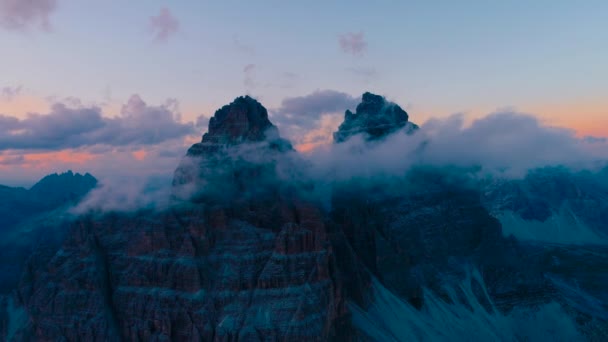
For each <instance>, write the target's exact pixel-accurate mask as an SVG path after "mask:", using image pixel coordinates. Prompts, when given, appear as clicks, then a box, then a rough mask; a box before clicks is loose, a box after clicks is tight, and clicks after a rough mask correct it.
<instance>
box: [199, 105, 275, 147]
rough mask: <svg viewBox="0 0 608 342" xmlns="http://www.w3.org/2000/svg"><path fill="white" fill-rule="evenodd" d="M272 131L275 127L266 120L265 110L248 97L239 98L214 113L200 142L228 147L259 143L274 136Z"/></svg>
mask: <svg viewBox="0 0 608 342" xmlns="http://www.w3.org/2000/svg"><path fill="white" fill-rule="evenodd" d="M269 131H272V132H269ZM274 131H276V127H275V126H274V125H273V124H272V123H271V122H270V120H269V119H268V111H267V110H266V108H264V106H262V104H261V103H259V102H258V101H257V100H256V99H254V98H252V97H250V96H248V95H247V96H240V97H237V98H236V99H235V100H234V101H233V102H232V103H230V104H228V105H225V106H223V107H222V108H220V109H218V110H217V111H216V112H215V115H214V116H213V117H212V118H211V119H210V120H209V130H208V132H207V133H205V135H203V140H202V142H212V143H223V144H230V145H232V144H237V143H241V142H259V141H263V140H265V139H266V137H267V135H269V134H274V133H275V132H274Z"/></svg>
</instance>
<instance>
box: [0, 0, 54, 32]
mask: <svg viewBox="0 0 608 342" xmlns="http://www.w3.org/2000/svg"><path fill="white" fill-rule="evenodd" d="M56 9H57V0H0V27H2V28H4V29H7V30H14V31H24V30H29V29H32V28H36V27H39V28H41V29H43V30H46V31H48V30H50V29H51V22H50V17H51V14H52V13H53V12H54V11H55V10H56Z"/></svg>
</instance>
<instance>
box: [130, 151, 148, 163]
mask: <svg viewBox="0 0 608 342" xmlns="http://www.w3.org/2000/svg"><path fill="white" fill-rule="evenodd" d="M131 154H132V155H133V157H134V158H135V159H137V160H139V161H142V160H144V159H146V156H147V155H148V152H146V150H137V151H133V152H131Z"/></svg>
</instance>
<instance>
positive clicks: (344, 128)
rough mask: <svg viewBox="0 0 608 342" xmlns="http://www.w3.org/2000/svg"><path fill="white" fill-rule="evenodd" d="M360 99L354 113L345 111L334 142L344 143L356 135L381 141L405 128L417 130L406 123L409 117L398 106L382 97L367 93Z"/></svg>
mask: <svg viewBox="0 0 608 342" xmlns="http://www.w3.org/2000/svg"><path fill="white" fill-rule="evenodd" d="M361 99H362V102H361V103H360V104H359V105H358V106H357V108H356V110H355V113H353V112H351V111H350V110H347V111H346V113H345V114H344V122H343V123H342V124H341V125H340V127H338V131H336V132H335V133H334V141H335V142H338V143H340V142H344V141H346V140H347V139H348V138H350V137H352V136H354V135H357V134H365V138H366V139H367V140H375V139H381V138H383V137H385V136H387V135H388V134H390V133H393V132H395V131H397V130H400V129H402V128H404V127H406V126H408V127H409V128H410V130H414V129H416V128H417V126H416V125H414V124H412V123H408V118H409V116H408V114H407V113H406V112H405V111H404V110H403V109H401V107H399V105H397V104H395V103H392V102H389V101H386V99H385V98H384V97H382V96H380V95H375V94H372V93H369V92H368V93H364V94H363V96H362V97H361Z"/></svg>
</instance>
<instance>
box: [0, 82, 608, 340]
mask: <svg viewBox="0 0 608 342" xmlns="http://www.w3.org/2000/svg"><path fill="white" fill-rule="evenodd" d="M416 127H417V126H416V125H414V124H413V123H411V122H410V121H409V116H408V114H407V113H405V111H403V110H402V109H401V108H400V107H399V106H398V105H396V104H394V103H390V102H388V101H386V99H385V98H383V97H382V96H378V95H374V94H371V93H366V94H364V95H363V97H362V103H361V104H360V105H359V106H357V109H356V112H355V113H352V112H350V111H347V112H346V114H345V120H344V123H343V124H342V125H340V127H339V129H338V131H337V132H336V133H335V134H334V144H335V145H334V147H344V146H349V145H341V144H349V142H352V141H360V142H363V143H364V146H363V147H361V146H359V145H358V146H357V148H356V149H353V151H352V153H361V154H360V157H361V159H362V160H361V165H362V166H364V165H365V163H368V161H366V160H364V159H363V156H365V155H366V154H365V153H362V149H365V148H368V147H370V146H371V147H373V146H378V144H381V143H382V141H384V140H385V139H386V138H387V137H389V136H393V135H395V134H416V131H417V129H416ZM355 135H358V136H360V137H362V138H363V139H353V140H351V139H350V138H351V137H353V136H355ZM422 145H423V146H420V148H418V149H416V151H420V153H423V152H424V143H423V144H422ZM338 150H342V149H338ZM346 150H347V149H344V151H346ZM370 151H374V150H373V149H370ZM345 153H346V152H345ZM366 153H367V152H366ZM367 155H369V154H367ZM310 168H311V165H310V162H309V161H307V160H306V159H305V158H304V157H302V156H301V155H299V154H298V153H297V152H296V151H295V150H293V148H291V144H290V143H289V142H287V141H286V140H284V139H282V138H281V137H280V136H279V132H278V129H277V128H276V127H275V126H274V125H273V124H272V123H271V122H270V120H269V118H268V113H267V111H266V109H265V108H264V107H263V106H262V105H261V104H260V103H259V102H257V101H256V100H255V99H253V98H251V97H248V96H246V97H239V98H237V99H236V100H235V101H234V102H233V103H231V104H229V105H227V106H224V107H222V108H221V109H219V110H218V111H217V112H216V113H215V116H214V117H213V119H211V121H210V123H209V130H208V132H207V133H206V134H205V135H204V136H203V137H202V139H201V142H199V143H196V144H194V145H193V146H192V147H191V148H190V149H189V150H188V152H187V153H186V155H185V156H184V158H183V160H182V162H181V163H180V165H179V166H178V167H177V169H176V171H175V175H174V179H173V191H172V194H171V201H172V205H171V206H170V207H169V208H168V209H165V210H153V209H142V210H139V211H135V212H107V213H103V214H100V213H99V212H91V213H87V214H83V215H82V216H80V217H78V218H77V219H76V220H74V221H73V222H71V223H69V224H68V225H66V226H65V227H63V229H65V230H69V233H68V234H67V235H66V238H65V239H64V240H63V242H62V245H61V247H60V248H59V250H57V251H51V252H48V253H47V254H46V255H47V257H45V258H30V261H29V262H28V264H27V267H26V268H25V271H24V272H23V274H22V277H21V280H20V282H19V285H18V287H17V289H16V291H14V292H13V293H12V295H11V296H7V297H5V299H3V301H2V302H0V337H3V338H4V339H5V340H8V341H170V340H172V341H185V340H188V341H190V340H193V341H545V340H552V341H585V340H588V341H606V340H608V291H607V290H606V284H608V243H606V235H607V229H606V227H608V215H607V212H606V211H607V209H608V206H607V205H606V204H607V203H608V202H607V199H608V188H607V187H606V182H605V179H606V178H605V174H604V173H605V171H603V172H600V173H592V172H570V171H568V170H566V169H564V168H563V167H555V168H546V169H540V170H533V171H531V172H530V173H529V175H528V176H527V177H526V178H524V179H520V180H512V179H501V178H498V177H489V178H488V177H479V176H478V175H475V174H472V173H471V172H470V170H460V169H457V168H454V167H445V168H439V167H433V166H429V165H422V164H421V165H416V166H414V167H411V168H409V169H407V170H404V171H403V172H402V173H401V174H393V175H391V176H390V177H387V176H381V175H372V176H369V177H368V176H360V177H350V178H337V179H324V180H322V181H319V180H318V179H317V178H315V177H313V176H308V175H309V174H311V172H310ZM328 177H330V176H328Z"/></svg>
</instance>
